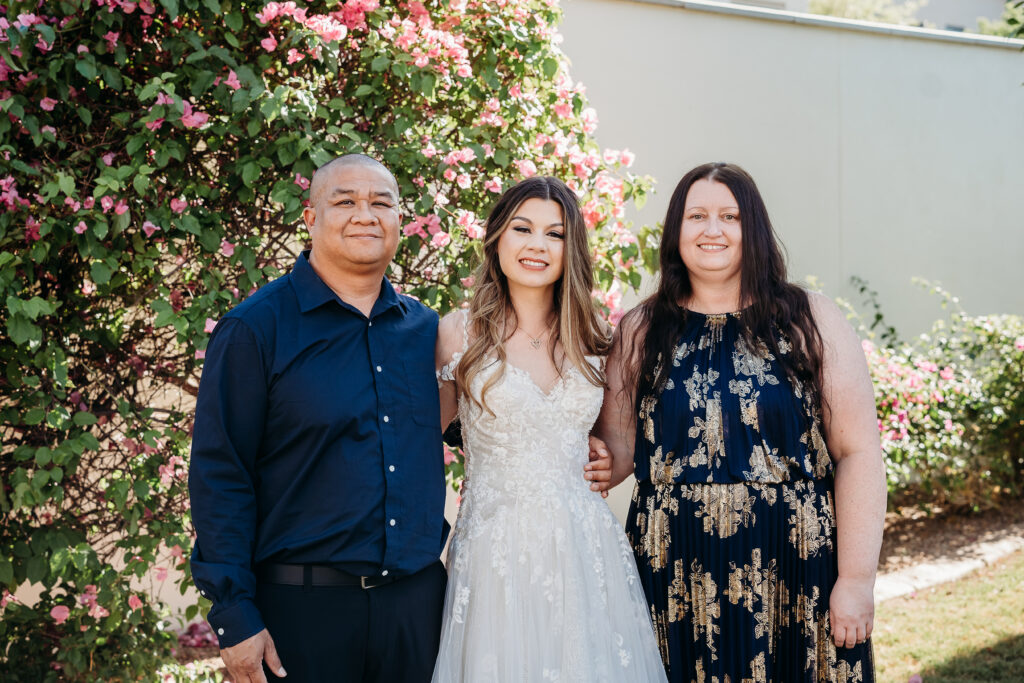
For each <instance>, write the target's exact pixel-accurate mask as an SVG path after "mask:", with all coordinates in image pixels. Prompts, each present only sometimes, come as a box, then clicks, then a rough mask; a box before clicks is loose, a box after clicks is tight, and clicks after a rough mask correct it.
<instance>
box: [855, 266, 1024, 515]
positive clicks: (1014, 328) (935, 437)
mask: <svg viewBox="0 0 1024 683" xmlns="http://www.w3.org/2000/svg"><path fill="white" fill-rule="evenodd" d="M924 284H926V285H927V283H924ZM929 286H930V285H929ZM930 287H931V289H932V291H933V292H934V293H937V294H939V295H940V296H942V297H943V298H944V300H945V301H944V305H946V306H950V307H952V308H953V309H954V312H953V313H952V315H951V316H950V317H949V319H948V320H940V321H938V322H937V323H936V324H935V326H934V328H933V330H932V332H931V334H929V335H922V336H921V337H919V338H918V339H917V340H916V341H915V343H914V344H913V345H908V344H899V343H896V344H894V345H893V346H890V347H885V346H876V344H875V343H873V342H871V341H864V342H863V346H864V352H865V355H866V356H867V360H868V366H869V368H870V370H871V375H872V380H873V382H874V386H875V397H876V402H877V410H878V429H879V433H880V436H881V440H882V451H883V454H884V456H885V461H886V470H887V478H888V483H889V491H890V500H891V502H893V503H897V504H899V503H909V502H917V501H928V502H932V503H939V504H947V505H952V506H955V507H960V508H973V509H979V508H984V507H990V506H992V505H996V504H998V502H999V500H1000V498H1003V497H1006V496H1019V495H1020V494H1021V493H1022V492H1024V319H1022V318H1021V317H1020V316H1015V315H1001V316H978V317H972V316H968V315H966V314H965V313H964V312H963V311H962V310H961V309H960V308H959V306H958V302H957V300H956V299H955V298H954V297H952V296H950V295H949V294H948V293H947V292H945V291H944V290H942V289H941V288H940V287H937V286H930ZM874 305H875V308H876V315H875V319H874V326H878V325H880V324H881V325H882V327H883V329H886V326H885V325H884V324H883V323H884V320H883V319H882V316H881V313H880V312H879V311H878V307H877V303H875V304H874ZM887 329H888V332H887V333H886V336H887V337H888V338H889V339H890V341H893V337H894V336H895V330H893V329H892V328H887ZM869 334H870V333H869Z"/></svg>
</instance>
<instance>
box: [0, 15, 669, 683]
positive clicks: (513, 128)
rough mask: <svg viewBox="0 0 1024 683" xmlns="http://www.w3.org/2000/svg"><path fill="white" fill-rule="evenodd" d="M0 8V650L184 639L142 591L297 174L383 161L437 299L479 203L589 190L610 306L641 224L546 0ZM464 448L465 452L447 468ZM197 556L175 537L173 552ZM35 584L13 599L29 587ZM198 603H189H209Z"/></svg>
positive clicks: (161, 566)
mask: <svg viewBox="0 0 1024 683" xmlns="http://www.w3.org/2000/svg"><path fill="white" fill-rule="evenodd" d="M5 10H6V12H5V14H4V15H3V17H2V18H0V159H2V163H0V205H2V207H3V211H2V212H0V247H2V249H0V302H3V303H2V304H0V325H2V326H3V328H4V335H3V336H2V337H0V360H2V367H3V375H2V378H0V415H2V424H0V430H2V432H3V445H2V458H0V473H2V489H0V515H2V520H3V522H2V525H0V587H2V588H3V590H4V591H5V593H4V599H3V605H2V606H0V610H2V615H0V617H2V618H0V641H2V642H3V643H5V646H4V648H2V649H0V669H2V670H3V671H4V672H5V673H4V676H5V680H11V681H45V680H67V681H79V680H128V679H133V680H134V679H136V678H137V676H138V675H141V674H145V675H149V674H151V673H152V672H153V671H156V670H157V669H158V666H157V664H156V662H158V661H159V660H162V659H164V658H166V657H167V656H168V654H169V652H170V648H171V647H172V646H173V644H174V638H173V636H172V635H171V634H170V633H168V632H167V631H166V630H165V626H166V624H167V621H166V620H165V619H163V617H162V616H161V613H162V610H163V606H162V605H160V604H158V603H154V601H153V600H152V599H151V598H150V597H149V596H148V594H147V593H145V592H140V591H139V590H138V586H139V584H140V583H142V584H143V585H153V584H155V583H159V582H161V581H163V580H167V579H168V577H169V576H171V574H169V570H170V569H171V568H172V567H177V568H179V569H182V570H184V571H185V572H186V574H185V580H186V581H187V579H188V577H187V563H186V557H185V554H186V553H185V550H187V549H188V548H189V547H190V540H191V539H190V532H191V529H190V525H189V518H188V499H187V494H186V481H185V479H186V471H187V458H188V447H189V430H190V427H191V414H190V410H191V406H192V402H193V396H194V394H195V392H196V387H197V383H198V377H199V369H200V366H201V361H202V358H203V355H204V353H205V347H206V343H207V340H208V338H209V334H210V332H211V330H212V328H213V326H214V325H215V323H216V321H217V320H218V319H220V317H221V316H222V315H223V313H224V312H225V311H226V310H228V309H229V308H231V307H232V306H234V305H236V304H238V303H239V302H240V301H241V300H242V299H244V298H245V297H246V296H248V295H249V294H251V293H252V292H253V291H255V289H256V288H258V287H260V286H261V285H263V284H264V283H266V282H267V281H268V280H270V279H272V278H274V277H276V276H278V275H279V274H281V273H282V272H283V271H284V270H285V269H287V268H289V267H290V265H291V263H292V262H293V260H294V259H295V257H296V255H297V254H298V252H299V250H300V249H301V248H302V247H303V244H304V242H305V241H306V235H305V234H304V232H303V231H302V229H301V224H300V221H299V218H300V214H301V211H302V208H303V205H304V203H305V201H306V193H307V191H308V183H309V178H310V177H311V176H312V174H313V171H314V170H315V169H316V167H317V166H318V165H320V164H322V163H324V162H326V161H327V160H329V159H331V158H332V157H334V156H335V155H338V154H341V153H344V152H351V151H362V152H366V153H369V154H372V155H376V156H378V157H380V158H382V159H383V161H384V162H385V163H386V164H387V165H388V166H389V167H390V168H391V169H392V170H393V171H394V172H395V174H396V176H397V177H398V180H399V183H400V185H401V188H402V193H403V194H402V199H401V204H402V210H403V213H404V221H403V237H402V241H401V245H400V248H399V252H398V256H397V258H396V265H395V267H394V268H393V270H392V272H391V273H390V277H391V279H392V281H393V282H394V283H395V284H396V285H397V286H398V287H399V288H400V289H401V290H402V291H404V292H407V293H409V294H411V295H413V296H416V297H419V298H420V299H422V300H423V301H425V302H426V303H428V304H429V305H431V306H433V307H435V308H437V309H438V310H439V311H441V312H444V311H446V310H447V309H449V308H451V307H452V306H453V305H455V304H456V303H457V302H459V301H461V300H463V299H464V298H465V296H466V294H467V289H468V287H469V286H470V279H469V278H470V272H471V269H472V267H473V265H474V264H473V261H474V258H475V257H476V255H477V254H478V253H479V250H480V239H481V236H482V217H483V216H486V214H487V211H488V209H489V207H490V205H491V204H492V203H493V201H494V199H495V198H496V196H497V194H498V193H500V192H501V190H502V189H503V188H506V187H508V186H509V185H510V184H511V183H513V182H515V181H516V180H517V179H518V178H520V177H524V176H528V175H533V174H536V173H544V174H551V175H556V176H559V177H561V178H563V179H565V180H566V181H567V182H568V183H569V184H570V185H571V186H572V187H573V188H574V189H575V190H576V191H577V193H578V194H579V196H580V201H581V203H582V205H583V206H584V208H585V213H586V217H587V223H588V226H589V228H590V229H591V231H592V244H593V249H594V259H595V263H596V266H597V270H598V282H599V287H600V290H601V291H599V292H597V293H595V295H596V296H598V297H599V299H600V301H601V302H602V304H603V305H605V306H606V308H607V312H608V314H609V315H610V316H612V317H613V319H614V316H617V315H620V313H618V312H617V311H616V310H614V309H615V308H616V307H617V306H618V305H619V304H618V302H619V299H618V297H617V296H615V295H608V294H606V293H607V292H611V291H613V290H612V287H613V285H614V284H615V283H616V282H621V283H622V284H621V285H619V286H618V289H616V290H614V291H621V289H622V288H623V287H625V286H626V285H631V286H634V287H635V286H637V285H638V284H639V280H640V272H639V267H641V266H643V265H649V264H651V263H653V262H654V261H653V258H654V251H653V246H652V245H653V243H654V242H653V240H654V239H655V236H654V235H653V234H652V231H649V230H646V229H644V230H641V231H640V237H639V238H637V237H636V236H634V234H633V232H631V231H630V230H629V225H628V224H627V223H626V222H625V221H624V219H623V216H624V204H625V203H626V202H630V201H642V200H643V198H644V194H645V192H646V190H647V187H648V181H646V180H644V179H640V178H637V177H635V176H634V175H632V174H631V173H630V171H629V170H628V168H629V166H630V165H631V164H632V162H633V156H632V154H631V153H629V152H628V151H616V150H600V149H598V148H597V146H596V145H595V144H594V142H593V140H592V137H591V135H592V133H593V132H594V129H595V126H596V124H597V116H596V113H595V112H594V111H593V110H592V109H591V108H590V107H589V106H588V104H587V101H586V98H585V97H584V90H583V87H582V86H581V85H580V84H578V83H576V82H574V81H573V80H572V79H571V77H570V75H569V72H568V71H567V69H566V66H565V59H564V57H563V55H562V54H561V53H560V52H559V50H558V48H557V43H558V36H557V34H556V30H555V27H556V24H557V21H558V18H559V9H558V7H557V4H556V3H555V2H554V1H553V0H552V1H547V0H515V1H512V0H490V1H488V2H482V1H480V0H449V1H442V2H424V1H421V0H398V1H397V2H389V3H380V2H378V0H346V1H344V2H324V1H317V2H310V3H303V2H264V1H257V2H249V1H248V0H240V1H239V2H233V3H216V2H212V3H211V2H203V1H200V0H159V1H157V0H69V1H68V2H55V1H54V0H39V1H33V2H31V3H24V2H23V3H13V4H8V5H7V6H5ZM450 466H451V467H453V468H456V467H458V461H457V460H453V461H452V462H451V463H450ZM183 549H185V550H183ZM29 583H30V584H32V585H33V586H34V587H35V588H37V589H39V590H41V591H42V592H41V595H40V597H39V599H38V600H35V601H34V602H32V603H31V604H23V603H21V602H19V601H17V600H14V599H13V597H12V596H13V594H15V593H16V592H17V591H18V589H19V587H23V586H25V585H26V584H29ZM199 609H200V606H199V605H195V606H193V607H192V608H191V609H190V611H189V613H188V617H189V618H192V617H194V616H196V614H197V613H198V611H199Z"/></svg>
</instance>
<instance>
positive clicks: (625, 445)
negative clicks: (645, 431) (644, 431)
mask: <svg viewBox="0 0 1024 683" xmlns="http://www.w3.org/2000/svg"><path fill="white" fill-rule="evenodd" d="M635 321H636V316H635V315H627V316H626V317H624V318H623V319H622V322H621V324H620V325H619V327H618V329H616V330H615V336H614V337H613V339H612V348H611V351H610V352H609V353H608V362H607V363H606V364H605V376H606V379H607V384H606V386H605V391H604V404H603V405H602V406H601V414H600V415H599V416H598V418H597V424H596V425H594V435H595V436H597V437H598V438H600V439H601V440H603V441H604V442H605V444H606V446H607V447H608V450H609V451H611V455H612V462H611V478H610V481H601V482H598V483H597V485H598V486H599V487H600V488H599V490H601V491H604V490H607V489H610V488H612V487H614V486H618V485H619V484H621V483H622V480H623V479H625V478H626V477H628V476H629V475H630V474H632V473H633V445H634V439H635V436H636V415H635V414H634V411H633V405H634V396H635V394H636V387H634V386H629V387H626V386H625V384H626V381H627V378H626V370H627V367H626V359H627V358H631V357H635V356H636V354H637V353H638V348H637V347H638V343H639V340H640V337H639V330H638V327H637V324H636V322H635Z"/></svg>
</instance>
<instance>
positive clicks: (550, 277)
mask: <svg viewBox="0 0 1024 683" xmlns="http://www.w3.org/2000/svg"><path fill="white" fill-rule="evenodd" d="M562 220H563V219H562V207H560V206H559V205H558V203H557V202H554V201H552V200H550V199H538V198H534V199H527V200H526V201H525V202H523V203H522V204H521V205H520V206H519V209H518V210H517V211H516V212H515V215H513V216H512V219H511V220H510V221H509V223H508V227H506V228H505V231H504V232H503V233H501V236H500V237H499V238H498V263H499V264H500V265H501V271H502V272H503V273H504V274H505V277H507V278H508V281H509V285H510V286H520V287H554V284H555V283H556V282H558V279H559V278H561V277H562V271H563V269H564V256H563V252H564V247H565V226H564V225H563V224H562Z"/></svg>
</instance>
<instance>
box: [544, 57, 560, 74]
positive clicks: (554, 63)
mask: <svg viewBox="0 0 1024 683" xmlns="http://www.w3.org/2000/svg"><path fill="white" fill-rule="evenodd" d="M540 68H541V70H542V71H543V72H544V75H545V76H546V77H547V78H554V76H555V74H556V73H558V60H556V59H555V58H553V57H548V58H547V59H545V60H544V61H543V62H542V63H541V66H540Z"/></svg>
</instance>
